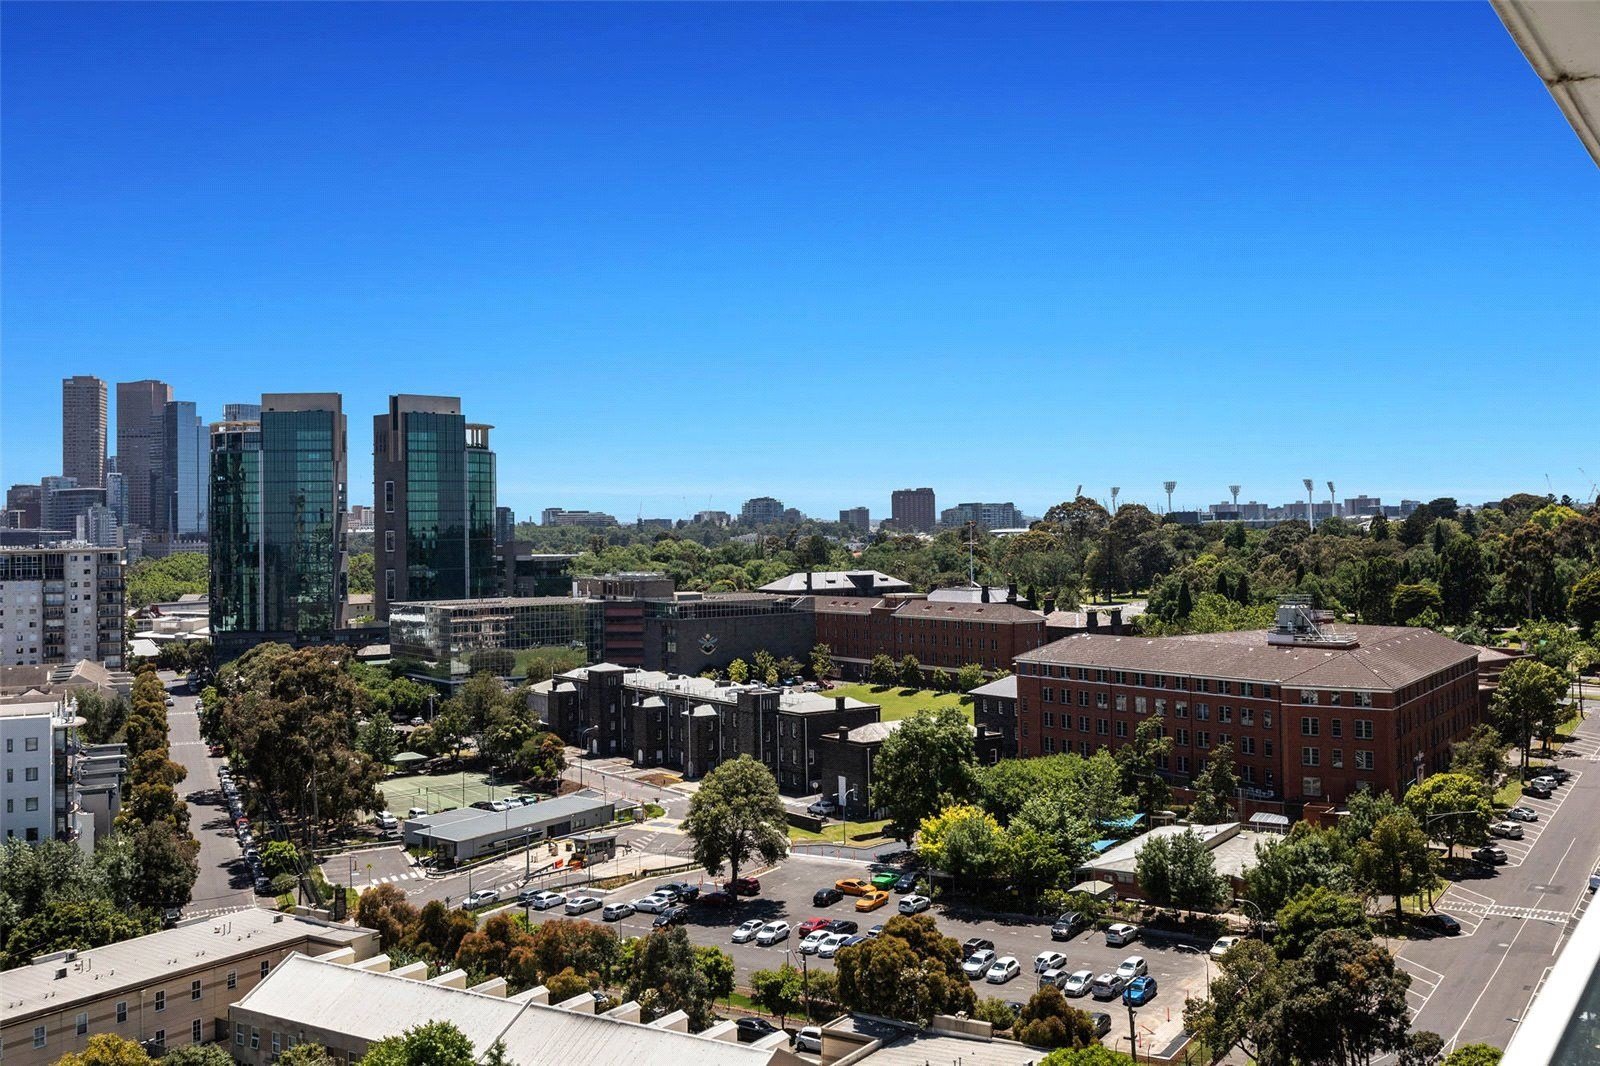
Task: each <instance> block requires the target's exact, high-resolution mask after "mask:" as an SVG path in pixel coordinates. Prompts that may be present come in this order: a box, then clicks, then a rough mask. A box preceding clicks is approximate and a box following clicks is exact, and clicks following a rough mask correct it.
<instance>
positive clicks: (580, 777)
mask: <svg viewBox="0 0 1600 1066" xmlns="http://www.w3.org/2000/svg"><path fill="white" fill-rule="evenodd" d="M599 731H600V727H599V726H597V725H592V726H590V727H589V728H587V729H585V730H584V731H583V758H585V759H587V758H588V757H589V735H590V734H591V733H598V732H599ZM578 787H579V788H582V787H583V763H582V762H579V763H578Z"/></svg>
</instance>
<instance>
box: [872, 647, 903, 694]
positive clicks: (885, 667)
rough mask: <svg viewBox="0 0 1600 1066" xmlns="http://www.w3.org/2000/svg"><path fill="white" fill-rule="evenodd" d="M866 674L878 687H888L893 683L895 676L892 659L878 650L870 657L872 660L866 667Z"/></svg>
mask: <svg viewBox="0 0 1600 1066" xmlns="http://www.w3.org/2000/svg"><path fill="white" fill-rule="evenodd" d="M867 676H868V677H870V678H871V679H872V683H873V684H874V685H877V686H879V687H880V688H888V687H889V686H890V685H893V684H894V682H895V678H896V676H897V672H896V669H895V665H894V660H893V659H891V658H889V656H888V655H886V654H885V653H883V652H881V651H880V652H878V654H876V655H874V656H873V657H872V662H871V664H870V665H869V666H868V667H867Z"/></svg>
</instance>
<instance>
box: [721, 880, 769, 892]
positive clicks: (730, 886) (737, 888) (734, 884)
mask: <svg viewBox="0 0 1600 1066" xmlns="http://www.w3.org/2000/svg"><path fill="white" fill-rule="evenodd" d="M722 889H723V891H724V892H732V893H733V894H734V895H735V896H759V895H760V894H761V882H760V881H758V880H756V879H755V878H754V877H741V878H738V879H737V880H734V881H729V882H727V883H725V884H724V885H723V886H722Z"/></svg>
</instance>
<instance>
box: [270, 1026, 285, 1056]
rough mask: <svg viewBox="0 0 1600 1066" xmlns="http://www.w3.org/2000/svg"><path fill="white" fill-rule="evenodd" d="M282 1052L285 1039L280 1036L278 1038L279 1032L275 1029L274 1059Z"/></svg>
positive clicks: (273, 1035) (273, 1032)
mask: <svg viewBox="0 0 1600 1066" xmlns="http://www.w3.org/2000/svg"><path fill="white" fill-rule="evenodd" d="M282 1050H283V1039H282V1038H281V1037H280V1036H278V1031H277V1030H276V1029H274V1030H272V1055H273V1057H274V1058H276V1057H277V1055H278V1053H279V1052H281V1051H282Z"/></svg>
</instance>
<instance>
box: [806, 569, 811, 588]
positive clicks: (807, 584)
mask: <svg viewBox="0 0 1600 1066" xmlns="http://www.w3.org/2000/svg"><path fill="white" fill-rule="evenodd" d="M806 591H807V592H810V591H811V571H809V570H807V571H806Z"/></svg>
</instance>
